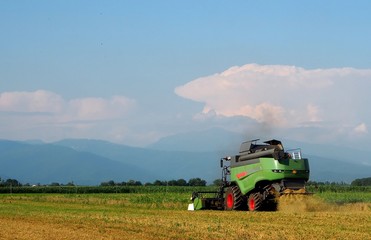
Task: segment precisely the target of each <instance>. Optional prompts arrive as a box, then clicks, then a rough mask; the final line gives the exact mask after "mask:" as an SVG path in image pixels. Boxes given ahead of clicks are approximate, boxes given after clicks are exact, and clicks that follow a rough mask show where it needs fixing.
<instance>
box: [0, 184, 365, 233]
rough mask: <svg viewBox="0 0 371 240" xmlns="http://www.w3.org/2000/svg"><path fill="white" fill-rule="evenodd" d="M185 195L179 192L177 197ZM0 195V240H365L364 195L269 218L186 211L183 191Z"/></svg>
mask: <svg viewBox="0 0 371 240" xmlns="http://www.w3.org/2000/svg"><path fill="white" fill-rule="evenodd" d="M184 189H185V190H184ZM184 189H183V190H179V189H175V188H165V189H155V188H154V189H152V190H151V189H148V188H147V189H146V190H145V191H144V190H142V191H140V190H136V192H134V193H94V194H93V193H92V194H86V193H85V194H79V193H69V194H60V193H59V194H51V193H32V194H30V193H18V194H14V193H13V194H0V224H1V226H3V227H2V231H0V239H349V238H352V239H370V236H371V192H370V191H340V192H334V191H323V192H318V193H316V194H315V195H314V196H307V197H304V196H301V197H300V196H287V197H285V198H282V199H281V201H280V205H279V211H277V212H241V211H232V212H227V211H187V210H186V209H187V204H188V203H189V197H190V194H191V192H192V189H191V188H184Z"/></svg>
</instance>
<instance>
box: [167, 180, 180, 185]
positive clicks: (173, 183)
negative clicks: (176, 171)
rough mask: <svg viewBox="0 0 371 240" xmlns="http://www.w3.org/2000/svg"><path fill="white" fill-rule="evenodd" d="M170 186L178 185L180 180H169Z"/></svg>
mask: <svg viewBox="0 0 371 240" xmlns="http://www.w3.org/2000/svg"><path fill="white" fill-rule="evenodd" d="M167 184H168V185H169V186H178V182H177V181H176V180H170V181H168V182H167Z"/></svg>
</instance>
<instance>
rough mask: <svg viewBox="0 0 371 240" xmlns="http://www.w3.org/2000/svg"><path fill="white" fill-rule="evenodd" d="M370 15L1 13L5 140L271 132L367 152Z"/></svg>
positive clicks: (358, 10) (216, 10) (274, 7)
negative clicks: (213, 130)
mask: <svg viewBox="0 0 371 240" xmlns="http://www.w3.org/2000/svg"><path fill="white" fill-rule="evenodd" d="M370 12H371V3H370V2H369V1H1V2H0V29H1V38H0V53H1V54H0V94H1V95H0V125H1V126H0V138H7V139H17V140H24V139H42V140H44V141H54V140H59V139H63V138H97V139H104V140H109V141H112V142H118V143H123V144H129V145H137V146H145V145H146V144H150V143H151V142H154V141H156V140H158V139H159V138H161V137H165V136H168V135H172V134H177V133H179V132H187V131H195V130H197V131H201V130H206V129H207V128H210V127H222V128H225V129H227V130H233V131H247V132H249V131H250V130H249V129H250V128H253V127H254V126H256V124H263V125H266V124H267V123H268V124H269V125H270V126H272V127H271V128H272V129H280V130H282V132H285V130H295V131H296V135H295V136H294V137H293V138H295V137H297V139H298V140H303V139H311V140H312V141H322V142H330V141H334V139H338V138H339V137H344V138H348V139H352V142H355V143H357V142H363V141H365V140H367V139H369V138H370V136H369V126H370V124H371V121H370V120H369V119H370V117H371V113H370V110H368V109H367V106H364V105H365V102H370V100H371V99H370V96H368V92H367V89H369V87H371V82H370V80H371V74H370V71H371V45H370V42H371V28H370V23H371V15H370V14H369V13H370ZM231 68H232V69H234V71H232V70H230V69H231ZM344 69H345V70H344ZM369 82H370V83H369ZM277 83H279V84H277ZM267 85H269V87H265V86H267ZM231 86H234V87H231ZM242 90H245V91H242ZM284 92H287V94H285V93H284ZM299 93H300V94H299ZM288 94H290V95H291V96H293V97H292V98H291V97H287V96H288ZM335 100H336V101H335ZM335 109H336V110H335ZM298 115H299V116H300V117H298ZM313 129H314V130H313ZM251 131H252V130H251ZM291 132H292V131H291ZM271 133H272V134H278V132H275V131H273V132H271ZM314 133H318V134H317V135H316V137H314V136H313V135H314ZM320 133H322V134H320ZM309 136H310V137H309Z"/></svg>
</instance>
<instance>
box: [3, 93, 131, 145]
mask: <svg viewBox="0 0 371 240" xmlns="http://www.w3.org/2000/svg"><path fill="white" fill-rule="evenodd" d="M135 105H136V102H135V101H134V100H133V99H129V98H126V97H124V96H113V97H111V98H94V97H90V98H77V99H71V100H66V99H63V97H61V96H60V95H58V94H56V93H54V92H49V91H45V90H37V91H34V92H4V93H1V94H0V122H1V123H2V124H1V125H0V134H1V135H2V137H3V138H10V139H29V138H39V139H43V140H47V141H48V140H54V139H61V138H65V137H67V138H68V137H77V138H84V137H87V138H105V139H109V138H110V137H112V136H111V135H112V134H114V135H117V134H118V133H112V131H111V129H112V128H117V127H118V126H120V125H123V122H124V120H125V119H126V118H127V117H128V114H130V112H131V110H133V108H135ZM112 122H116V126H111V125H110V123H112ZM120 129H124V127H120ZM109 134H111V135H109Z"/></svg>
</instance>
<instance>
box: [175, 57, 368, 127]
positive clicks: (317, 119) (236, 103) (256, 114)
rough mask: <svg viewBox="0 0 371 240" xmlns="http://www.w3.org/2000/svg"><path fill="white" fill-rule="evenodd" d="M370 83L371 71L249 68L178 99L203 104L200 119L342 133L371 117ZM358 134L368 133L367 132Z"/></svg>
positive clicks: (198, 85)
mask: <svg viewBox="0 0 371 240" xmlns="http://www.w3.org/2000/svg"><path fill="white" fill-rule="evenodd" d="M370 79H371V69H354V68H331V69H304V68H301V67H296V66H285V65H258V64H247V65H244V66H241V67H238V66H236V67H232V68H230V69H227V70H226V71H224V72H222V73H218V74H214V75H211V76H205V77H201V78H198V79H195V80H193V81H191V82H188V83H187V84H185V85H183V86H179V87H177V88H176V89H175V93H176V94H177V95H179V96H181V97H184V98H187V99H191V100H193V101H197V102H202V103H204V109H203V111H202V113H199V114H208V113H209V112H213V113H215V114H216V115H221V116H226V117H233V116H245V117H248V118H251V119H254V120H256V121H257V122H260V123H264V124H269V125H271V126H277V127H284V128H295V127H300V126H308V125H310V124H318V123H321V122H322V123H325V122H334V123H335V125H339V127H341V125H344V126H345V125H351V124H354V122H357V121H358V122H360V121H364V120H363V119H369V117H371V116H370V110H368V109H367V108H365V102H369V101H370V99H369V98H370V96H369V94H368V92H367V89H370V87H371V81H370ZM198 118H199V119H200V117H199V116H198ZM355 131H357V132H365V126H363V125H360V126H358V127H357V128H356V129H355Z"/></svg>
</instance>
